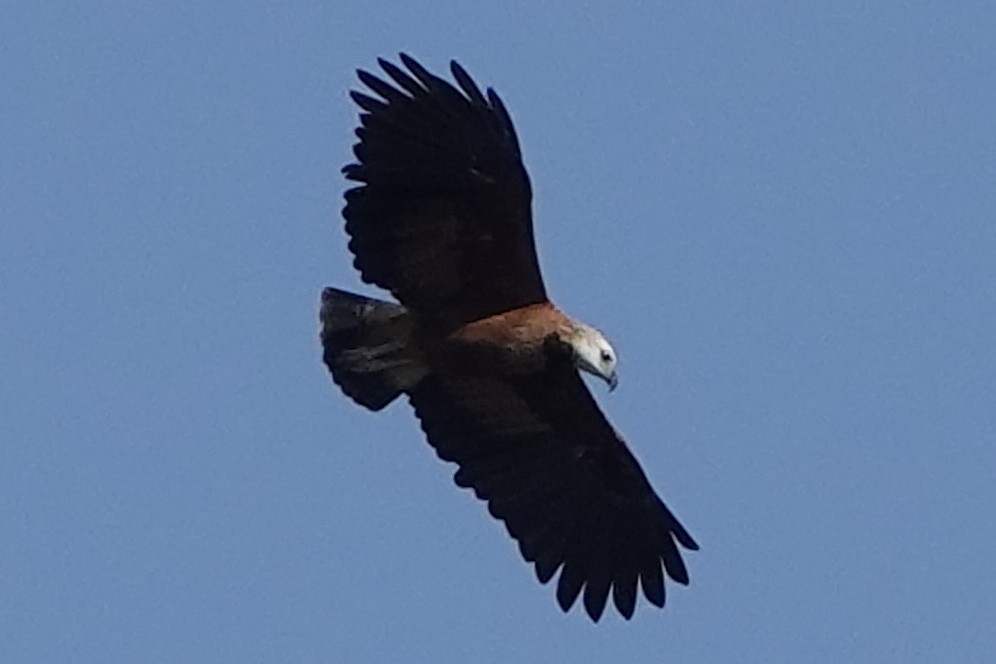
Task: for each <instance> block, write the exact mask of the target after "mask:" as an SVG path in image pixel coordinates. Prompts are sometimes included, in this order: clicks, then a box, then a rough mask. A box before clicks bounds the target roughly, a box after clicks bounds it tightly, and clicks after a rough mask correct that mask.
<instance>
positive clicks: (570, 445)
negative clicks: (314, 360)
mask: <svg viewBox="0 0 996 664" xmlns="http://www.w3.org/2000/svg"><path fill="white" fill-rule="evenodd" d="M400 58H401V64H402V65H403V66H404V67H405V68H407V71H405V70H404V69H402V68H401V67H399V66H397V65H395V64H392V63H391V62H388V61H386V60H378V62H379V64H380V66H381V67H382V68H383V70H384V72H385V73H386V74H387V76H388V77H389V78H390V80H391V81H392V82H393V83H389V82H387V81H385V80H384V79H382V78H379V77H377V76H375V75H373V74H371V73H369V72H366V71H363V70H359V71H358V72H357V75H358V76H359V79H360V81H362V82H363V83H364V84H365V85H366V86H367V87H368V88H369V89H370V90H371V91H372V92H373V93H375V94H376V95H377V96H376V97H375V96H371V95H368V94H365V93H363V92H357V91H353V92H351V94H350V96H351V97H352V99H353V101H354V102H356V104H357V105H358V106H359V107H360V109H362V112H361V113H360V126H359V127H358V128H357V129H356V135H357V137H358V138H359V142H358V143H356V145H355V146H354V148H353V152H354V153H355V155H356V163H352V164H349V165H348V166H346V167H345V168H344V169H343V173H344V174H345V176H346V178H347V179H348V180H352V181H355V182H358V183H359V186H357V187H354V188H352V189H349V190H348V191H347V192H346V194H345V199H346V206H345V208H344V209H343V213H342V214H343V217H344V218H345V220H346V232H347V233H348V234H349V237H350V242H349V248H350V250H351V251H352V252H353V254H354V256H355V260H354V262H353V263H354V265H355V266H356V269H357V270H359V272H360V276H361V277H362V279H363V281H365V282H367V283H371V284H375V285H377V286H380V287H381V288H385V289H387V290H388V291H390V292H391V294H392V295H394V297H395V298H397V300H398V303H397V304H396V303H393V302H385V301H381V300H376V299H371V298H368V297H364V296H361V295H356V294H353V293H349V292H346V291H342V290H338V289H335V288H326V289H325V290H324V291H323V292H322V302H321V314H320V318H321V325H322V330H321V341H322V346H323V349H324V357H323V359H324V362H325V364H326V365H327V366H328V368H329V370H330V371H331V373H332V379H333V380H334V381H335V383H336V384H337V385H339V387H340V388H342V391H343V392H345V393H346V394H347V395H348V396H349V397H351V398H352V399H353V400H354V401H356V402H357V403H358V404H360V405H362V406H365V407H366V408H368V409H370V410H373V411H377V410H380V409H381V408H384V407H385V406H387V405H388V404H389V403H391V402H392V401H394V399H396V398H397V397H398V396H400V395H401V394H405V395H407V396H408V399H409V401H410V402H411V404H412V406H413V407H414V409H415V415H416V416H417V417H418V418H419V420H420V421H421V424H422V429H423V430H424V431H425V435H426V437H427V438H428V441H429V444H430V445H432V446H433V447H434V448H435V450H436V453H437V454H438V455H439V456H440V457H441V458H442V459H444V460H446V461H452V462H455V463H456V464H458V466H459V469H458V470H457V472H456V475H455V480H456V483H457V485H459V486H461V487H465V488H470V489H473V490H474V493H475V494H477V496H478V498H480V499H482V500H485V501H487V504H488V510H489V511H490V512H491V514H492V515H493V516H494V517H495V518H497V519H501V520H502V521H503V522H504V523H505V526H506V527H507V528H508V532H509V533H511V535H512V537H514V538H515V539H516V540H517V541H518V544H519V549H520V550H521V552H522V556H523V557H524V558H525V559H526V560H527V561H529V562H531V563H533V564H535V566H536V575H537V576H538V577H539V580H540V582H542V583H546V582H548V581H549V580H550V579H551V578H552V577H553V576H554V574H556V572H557V570H558V569H559V570H560V576H559V580H558V583H557V600H558V602H559V604H560V606H561V608H562V609H563V610H564V611H567V610H569V609H570V607H571V606H572V605H573V604H574V602H575V601H576V600H577V598H578V596H579V595H580V594H581V592H582V590H583V591H584V606H585V609H586V610H587V612H588V615H589V616H590V617H591V618H592V620H594V621H597V620H598V619H599V618H600V617H601V615H602V612H603V610H604V609H605V604H606V601H607V599H608V596H609V592H610V591H611V593H612V598H613V600H614V601H615V605H616V608H617V609H618V610H619V612H620V613H621V614H622V615H623V616H624V617H626V618H627V619H628V618H630V617H632V615H633V610H634V607H635V605H636V598H637V586H638V584H639V585H640V586H642V588H643V594H644V596H646V598H647V599H648V600H649V601H650V602H651V603H652V604H654V605H656V606H663V605H664V598H665V592H664V574H663V573H662V567H661V566H662V564H663V572H666V574H667V576H669V577H670V578H671V579H673V580H674V581H676V582H678V583H681V584H687V583H688V572H687V570H686V569H685V564H684V562H683V561H682V559H681V554H680V552H679V549H678V545H679V544H680V545H681V546H683V547H685V548H686V549H692V550H694V549H697V548H698V545H697V544H696V543H695V540H693V539H692V537H691V535H689V534H688V532H687V531H686V530H685V529H684V527H682V525H681V524H680V523H679V522H678V520H677V518H675V516H674V515H673V514H672V513H671V511H670V510H668V508H667V507H666V506H665V505H664V503H663V502H662V501H661V499H660V498H659V497H658V496H657V494H656V493H654V490H653V488H651V486H650V484H649V482H648V481H647V477H646V475H644V473H643V471H642V470H641V469H640V466H639V464H638V463H637V461H636V459H635V458H634V457H633V455H632V454H631V453H630V451H629V450H628V449H627V447H626V444H625V443H624V442H623V440H622V438H621V437H620V436H619V434H618V433H616V431H615V429H613V428H612V425H610V424H609V422H608V421H607V420H606V419H605V416H604V415H603V414H602V412H601V411H600V410H599V408H598V405H597V404H596V403H595V400H594V399H593V398H592V395H591V393H590V392H589V391H588V388H587V387H586V386H585V384H584V382H583V381H582V379H581V376H580V374H579V373H578V371H579V370H580V371H586V372H588V373H590V374H592V375H594V376H597V377H599V378H601V379H603V380H605V381H606V382H607V383H608V385H609V389H610V390H611V389H612V388H614V387H615V385H616V380H617V378H616V361H617V357H616V352H615V350H613V348H612V346H611V345H610V344H609V342H608V341H606V339H605V337H604V336H602V334H601V333H600V332H599V331H598V330H596V329H595V328H593V327H590V326H588V325H585V324H584V323H581V322H579V321H577V320H574V319H573V318H570V317H568V316H567V315H565V314H564V313H562V312H561V311H560V310H559V309H557V308H556V307H555V306H554V305H553V304H552V303H551V302H550V301H549V299H547V295H546V289H545V288H544V286H543V279H542V277H541V276H540V270H539V265H538V262H537V258H536V249H535V246H534V242H533V229H532V215H531V212H530V202H531V199H532V192H531V189H530V185H529V177H528V176H527V175H526V170H525V167H524V166H523V164H522V157H521V154H520V151H519V141H518V138H517V137H516V134H515V130H514V129H513V127H512V120H511V118H510V117H509V114H508V111H507V110H506V109H505V105H504V104H503V103H502V101H501V99H500V98H499V97H498V95H497V93H495V91H494V90H492V89H490V88H489V89H488V90H487V92H486V93H482V92H481V90H480V88H478V87H477V84H476V83H474V81H473V80H472V79H471V78H470V76H469V75H468V74H467V72H466V71H464V69H463V68H462V67H461V66H460V65H459V64H457V63H456V62H451V63H450V69H451V71H452V74H453V78H454V79H455V81H456V85H455V86H454V85H453V84H451V83H449V82H447V81H446V80H444V79H442V78H439V77H437V76H435V75H434V74H431V73H429V72H428V71H427V70H426V69H425V68H424V67H422V65H420V64H419V63H418V62H416V61H415V60H414V59H412V58H411V57H409V56H407V55H404V54H402V55H401V56H400Z"/></svg>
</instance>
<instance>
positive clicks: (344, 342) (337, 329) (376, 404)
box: [320, 288, 425, 410]
mask: <svg viewBox="0 0 996 664" xmlns="http://www.w3.org/2000/svg"><path fill="white" fill-rule="evenodd" d="M320 319H321V324H322V331H321V340H322V349H323V356H322V359H323V360H324V361H325V365H326V366H327V367H328V368H329V371H331V372H332V380H333V381H335V383H336V385H338V386H339V387H341V388H342V391H343V392H345V393H346V394H347V395H348V396H349V397H350V398H352V399H353V400H354V401H356V402H357V403H358V404H360V405H362V406H365V407H366V408H369V409H370V410H380V409H381V408H384V407H385V406H387V405H388V404H389V403H391V402H392V401H394V400H395V399H396V398H397V397H398V396H399V395H400V394H401V393H402V392H404V391H406V390H408V389H411V388H412V387H414V386H415V385H416V384H418V382H419V381H420V380H421V379H422V378H423V377H424V376H425V369H424V367H423V365H422V363H421V362H420V361H419V358H418V354H417V352H416V349H415V348H414V347H413V344H412V343H411V337H412V324H411V318H410V317H409V315H408V311H407V310H406V309H405V308H404V307H403V306H401V305H400V304H395V303H393V302H384V301H382V300H375V299H373V298H369V297H364V296H362V295H357V294H355V293H350V292H347V291H343V290H339V289H337V288H326V289H325V290H323V291H322V309H321V315H320Z"/></svg>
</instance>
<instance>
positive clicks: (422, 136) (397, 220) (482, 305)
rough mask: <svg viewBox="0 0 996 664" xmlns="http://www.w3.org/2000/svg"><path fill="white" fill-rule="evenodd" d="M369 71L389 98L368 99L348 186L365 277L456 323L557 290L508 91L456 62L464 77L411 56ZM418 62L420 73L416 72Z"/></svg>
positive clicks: (362, 102) (349, 224) (365, 76)
mask: <svg viewBox="0 0 996 664" xmlns="http://www.w3.org/2000/svg"><path fill="white" fill-rule="evenodd" d="M378 62H379V63H380V66H381V67H383V69H384V71H385V72H387V75H388V76H389V77H390V78H391V79H392V81H393V83H394V85H392V84H390V83H387V82H385V81H384V80H382V79H380V78H378V77H376V76H374V75H373V74H370V73H368V72H365V71H362V70H360V71H358V72H357V73H358V75H359V78H360V80H361V81H362V82H363V83H364V84H366V86H367V87H369V88H370V89H371V90H372V91H373V92H374V93H376V94H377V95H378V96H379V97H380V98H379V99H377V98H374V97H371V96H368V95H366V94H363V93H361V92H355V91H354V92H352V93H351V96H352V98H353V100H354V101H355V102H356V103H357V104H358V105H359V106H360V108H362V109H363V111H364V112H363V113H361V114H360V124H361V126H360V127H359V128H358V129H357V130H356V135H357V136H358V137H359V139H360V140H359V142H358V143H357V144H356V145H355V146H354V148H353V152H354V153H355V154H356V159H357V163H354V164H350V165H348V166H346V167H345V168H344V169H343V172H344V173H345V174H346V177H347V178H348V179H350V180H355V181H357V182H360V183H362V185H361V186H359V187H356V188H354V189H350V190H349V191H347V192H346V207H345V208H344V210H343V216H344V217H345V218H346V232H347V233H348V234H349V235H350V237H351V241H350V243H349V248H350V249H351V250H352V251H353V254H354V255H355V256H356V259H355V261H354V264H355V266H356V268H357V269H358V270H359V271H360V274H361V276H362V278H363V280H364V281H366V282H368V283H373V284H376V285H378V286H381V287H382V288H386V289H388V290H390V291H391V292H392V293H393V294H394V296H395V297H397V298H398V300H399V301H401V302H402V303H403V304H404V305H406V306H408V307H409V308H410V309H414V310H416V311H418V312H419V313H420V314H422V315H425V316H429V317H432V318H434V319H435V320H437V321H438V322H439V323H441V324H442V325H443V326H444V327H448V328H456V327H458V326H460V325H463V324H465V323H468V322H470V321H473V320H477V319H479V318H483V317H486V316H489V315H492V314H496V313H500V312H503V311H508V310H510V309H515V308H518V307H522V306H525V305H528V304H535V303H538V302H544V301H546V291H545V290H544V288H543V280H542V278H541V277H540V271H539V265H538V263H537V259H536V249H535V246H534V242H533V229H532V217H531V213H530V202H531V199H532V192H531V190H530V187H529V178H528V176H527V175H526V171H525V168H524V167H523V165H522V159H521V155H520V153H519V142H518V139H517V138H516V135H515V130H514V129H513V127H512V120H511V119H510V118H509V115H508V111H506V110H505V106H504V105H503V104H502V101H501V99H500V98H499V97H498V95H497V94H496V93H495V92H494V90H491V89H488V91H487V94H486V95H485V94H482V93H481V91H480V89H478V87H477V85H476V84H475V83H474V82H473V80H471V78H470V76H468V75H467V73H466V72H465V71H464V70H463V69H462V68H461V67H460V65H458V64H457V63H456V62H452V63H451V65H450V67H451V69H452V72H453V76H454V78H455V79H456V82H457V85H458V86H459V89H457V87H455V86H453V85H452V84H450V83H448V82H447V81H444V80H443V79H441V78H439V77H437V76H435V75H433V74H430V73H429V72H428V71H426V70H425V69H424V68H423V67H422V65H420V64H419V63H418V62H416V61H415V60H413V59H412V58H410V57H408V56H407V55H404V54H402V55H401V62H402V63H403V64H404V65H405V66H406V67H407V68H408V72H406V71H404V70H402V69H401V68H399V67H397V66H396V65H393V64H391V63H390V62H387V61H385V60H378ZM409 72H410V73H409Z"/></svg>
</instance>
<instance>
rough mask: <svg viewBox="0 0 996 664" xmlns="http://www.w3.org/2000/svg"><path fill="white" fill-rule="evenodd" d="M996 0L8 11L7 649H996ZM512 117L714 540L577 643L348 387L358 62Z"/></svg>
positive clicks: (2, 484)
mask: <svg viewBox="0 0 996 664" xmlns="http://www.w3.org/2000/svg"><path fill="white" fill-rule="evenodd" d="M994 31H996V6H994V5H993V4H992V3H990V2H981V1H980V2H958V3H956V2H913V3H910V2H902V3H900V2H866V1H862V2H856V1H841V2H798V1H794V2H757V3H744V2H737V3H663V2H643V3H636V2H634V3H628V4H627V3H609V2H599V3H595V2H566V1H565V2H550V3H537V2H511V3H470V2H433V3H427V2H402V1H400V0H399V1H397V2H376V1H371V0H365V1H358V0H336V1H335V2H287V3H282V4H280V5H279V8H278V5H277V4H276V3H273V4H268V3H259V2H215V3H204V2H170V3H155V4H153V3H133V2H99V1H98V2H88V3H78V2H73V3H69V2H54V1H53V2H5V3H3V5H2V9H0V62H2V65H0V285H2V287H0V375H2V378H0V533H2V535H0V661H2V662H256V661H258V662H401V661H424V662H434V663H441V664H446V663H448V662H461V663H462V662H468V661H474V662H511V661H522V662H553V661H571V662H619V661H626V662H644V661H660V662H671V663H679V662H698V663H703V662H709V663H710V664H715V663H725V662H737V663H743V662H764V663H770V662H827V663H831V662H832V663H835V664H836V663H839V662H874V663H881V662H885V663H890V662H897V663H898V662H903V663H907V662H931V663H934V662H944V661H950V662H959V663H961V662H980V663H982V662H991V661H993V657H994V653H996V628H994V625H996V564H994V562H993V561H994V560H996V518H994V515H996V507H994V506H996V346H994V344H996V260H994V259H996V111H994V109H996V74H994V63H996V39H994V36H993V35H994ZM399 50H406V51H409V52H411V53H412V54H413V55H415V56H417V57H419V58H420V59H421V60H422V61H423V62H424V63H425V64H426V65H427V66H429V67H430V68H431V69H433V70H435V71H444V70H445V67H446V64H447V63H448V61H449V59H450V58H457V59H459V60H460V62H461V63H463V64H464V65H465V66H466V68H467V69H468V70H469V71H470V72H471V74H472V75H473V76H474V77H475V78H477V79H478V81H479V82H481V83H482V84H483V85H493V86H495V87H496V88H497V89H498V90H499V91H500V93H501V94H502V95H503V97H504V99H505V101H506V103H507V105H508V106H509V108H510V110H511V113H512V116H513V118H514V120H515V122H516V126H517V128H518V132H519V136H520V139H521V141H522V146H523V151H524V155H525V161H526V164H527V166H528V168H529V171H530V174H531V176H532V180H533V185H534V189H535V194H536V200H535V209H536V213H535V217H536V220H537V227H536V234H537V241H538V244H539V251H540V256H541V263H542V267H543V271H544V275H545V278H546V282H547V285H548V288H549V291H550V292H551V294H552V296H553V297H554V298H555V299H556V300H557V301H558V303H559V304H560V305H561V306H562V307H563V308H564V309H566V310H567V311H569V312H570V313H571V314H573V315H575V316H577V317H579V318H581V319H584V320H586V321H588V322H591V323H593V324H595V325H597V326H599V327H601V328H602V329H603V330H604V331H605V332H606V333H607V335H608V336H609V337H610V338H611V339H612V340H613V341H614V344H615V346H616V349H617V350H618V351H619V354H620V356H621V366H620V371H621V384H620V388H619V389H618V390H617V391H616V392H614V393H613V394H611V395H609V394H607V393H606V390H605V388H604V386H603V385H601V384H595V383H591V386H592V388H593V390H594V391H595V392H596V396H597V398H598V400H599V401H600V403H601V404H602V405H603V407H604V408H605V409H606V411H607V412H608V414H609V416H610V418H611V419H612V421H613V422H614V424H615V425H616V426H617V427H618V428H619V429H620V430H621V431H622V432H624V434H625V435H626V437H627V439H628V440H629V442H630V445H631V447H632V448H633V450H634V452H635V454H636V455H637V456H638V458H639V459H640V460H641V462H642V463H643V466H644V467H645V469H646V471H647V474H648V475H649V477H650V478H651V480H652V482H653V483H654V485H655V486H656V487H657V489H658V491H659V492H660V493H661V495H662V496H663V497H664V498H665V500H666V501H667V502H668V504H669V505H670V506H671V507H672V508H673V509H674V510H675V511H676V512H677V513H678V515H679V516H680V517H681V519H682V520H683V521H684V523H685V524H686V525H687V526H688V528H689V530H690V531H691V532H692V534H693V535H694V536H695V537H696V538H697V539H698V541H699V542H700V544H701V545H702V550H701V551H700V552H698V553H692V554H689V555H688V557H687V560H688V564H689V568H690V572H691V575H692V585H691V586H690V587H689V588H679V587H676V586H670V587H669V590H670V593H669V599H668V605H667V608H666V609H665V610H664V611H663V612H661V611H658V610H655V609H653V608H652V607H649V605H648V604H647V603H646V602H645V601H642V600H641V604H640V605H639V606H638V609H637V615H636V616H635V618H634V619H633V621H632V622H630V623H626V622H624V621H623V620H621V619H620V618H619V617H618V615H616V614H615V613H614V612H612V611H608V612H607V613H606V616H605V617H604V618H603V620H602V622H601V623H600V624H598V625H592V624H591V623H590V622H589V621H588V619H587V618H586V617H585V616H584V614H583V612H580V611H575V612H572V613H571V614H568V615H566V616H565V615H563V614H562V613H561V612H560V610H559V609H558V608H557V606H556V602H555V599H554V592H553V588H552V587H550V586H547V587H543V586H540V585H539V584H538V583H537V582H536V581H535V578H534V575H533V572H532V570H531V569H530V568H528V567H527V566H526V564H525V563H523V562H522V560H521V559H520V557H519V554H518V551H517V549H516V547H515V545H514V543H513V542H512V541H511V540H510V539H509V538H508V537H507V536H506V535H505V533H504V531H503V528H502V526H501V525H500V524H498V523H497V522H494V521H493V520H492V519H491V518H490V517H488V515H487V513H486V511H485V509H484V506H483V505H482V504H480V503H478V502H477V501H476V500H475V499H474V498H473V496H472V495H471V494H470V493H469V492H466V491H461V490H459V489H457V488H456V487H455V486H454V485H453V483H452V480H451V475H452V471H453V468H452V467H450V466H447V465H446V464H444V463H442V462H441V461H439V460H438V459H436V458H435V456H434V454H433V453H432V450H431V449H430V448H429V447H428V446H427V445H426V444H425V442H424V440H423V438H422V435H421V433H420V431H419V429H418V426H417V423H416V421H415V419H414V417H413V416H412V414H411V412H410V409H409V407H408V406H407V404H405V403H404V402H399V403H397V404H395V405H394V406H392V407H391V408H390V409H389V410H387V411H386V412H383V413H379V414H371V413H369V412H366V411H364V410H362V409H360V408H358V407H357V406H355V405H353V404H352V403H350V402H349V401H347V400H346V399H345V398H344V397H343V396H342V395H341V394H340V393H339V392H338V390H337V389H335V388H334V386H333V385H332V384H331V382H330V380H329V379H328V377H327V376H326V372H325V369H324V367H323V366H322V364H321V361H320V353H319V345H318V342H317V303H318V294H319V291H320V288H321V287H322V286H323V285H326V284H335V285H338V286H340V287H346V288H357V289H362V290H363V291H364V292H368V293H370V292H373V291H371V289H369V288H364V287H362V286H361V285H360V283H359V279H358V277H357V275H356V274H355V272H354V271H353V269H352V268H351V266H350V258H349V255H348V253H347V251H346V246H345V245H346V241H345V236H344V233H343V230H342V223H341V219H340V218H339V209H340V207H341V194H342V191H343V189H344V186H345V185H344V182H343V180H342V179H341V177H340V176H339V174H338V169H339V168H340V166H342V165H343V164H344V163H346V162H347V161H349V160H350V158H351V153H350V146H351V144H352V142H353V138H352V129H353V127H354V125H355V121H356V114H355V109H354V108H353V107H352V106H351V104H350V102H349V100H348V98H347V96H346V92H347V90H348V89H349V88H350V87H351V86H353V85H354V80H355V78H354V73H353V72H354V69H355V68H356V67H368V68H369V67H372V66H374V65H375V58H376V57H377V56H382V55H387V56H393V55H394V54H395V53H397V52H398V51H399Z"/></svg>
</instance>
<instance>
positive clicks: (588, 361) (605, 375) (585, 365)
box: [570, 323, 619, 392]
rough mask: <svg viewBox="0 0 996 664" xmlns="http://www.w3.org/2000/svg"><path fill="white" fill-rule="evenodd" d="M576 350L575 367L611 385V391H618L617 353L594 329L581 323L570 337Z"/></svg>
mask: <svg viewBox="0 0 996 664" xmlns="http://www.w3.org/2000/svg"><path fill="white" fill-rule="evenodd" d="M570 343H571V347H572V348H573V349H574V365H575V366H576V367H577V368H578V369H580V370H581V371H587V372H588V373H590V374H591V375H592V376H598V377H599V378H601V379H602V380H604V381H605V382H606V383H608V384H609V391H610V392H611V391H612V390H614V389H616V384H617V383H618V382H619V378H618V377H617V376H616V360H617V359H618V358H617V357H616V351H615V350H613V349H612V345H611V344H610V343H609V342H608V341H607V340H606V339H605V337H604V336H602V333H601V332H599V331H598V330H596V329H595V328H593V327H589V326H588V325H584V324H582V323H579V324H578V325H577V327H576V328H575V330H574V333H573V334H572V335H571V337H570Z"/></svg>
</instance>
